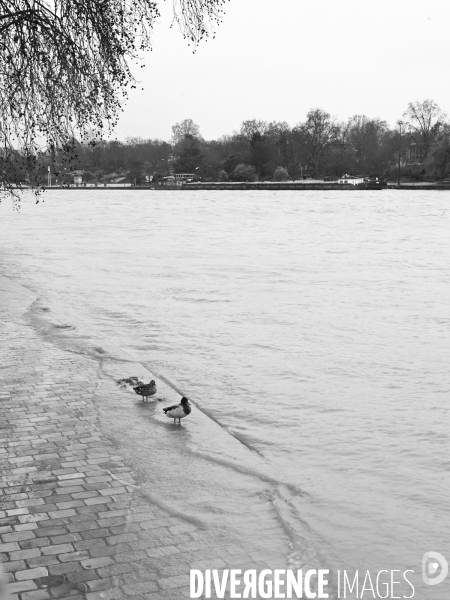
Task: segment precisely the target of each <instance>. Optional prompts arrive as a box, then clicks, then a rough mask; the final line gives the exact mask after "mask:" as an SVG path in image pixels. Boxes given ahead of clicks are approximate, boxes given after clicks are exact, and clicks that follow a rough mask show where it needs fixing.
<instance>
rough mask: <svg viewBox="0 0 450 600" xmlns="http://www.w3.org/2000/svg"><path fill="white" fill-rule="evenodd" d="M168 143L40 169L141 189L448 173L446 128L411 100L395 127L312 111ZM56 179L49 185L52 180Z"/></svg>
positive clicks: (180, 128)
mask: <svg viewBox="0 0 450 600" xmlns="http://www.w3.org/2000/svg"><path fill="white" fill-rule="evenodd" d="M172 133H173V135H172V139H171V140H170V142H166V141H162V140H155V139H148V140H144V139H141V138H128V139H127V140H125V141H122V142H121V141H99V142H96V143H90V144H79V143H75V144H74V145H75V151H76V160H75V161H72V164H71V165H70V170H69V167H68V166H66V167H65V168H64V164H63V163H62V161H59V157H58V153H56V154H53V155H52V156H49V154H48V153H47V154H46V155H43V156H42V157H40V162H41V165H42V167H41V168H42V170H43V172H45V170H46V169H47V168H48V164H50V162H51V163H52V164H51V165H50V166H51V171H52V173H53V176H54V178H55V179H58V182H59V183H70V182H73V172H74V169H78V170H79V171H80V172H82V175H83V181H84V182H89V181H97V182H99V183H102V182H112V181H116V182H118V181H122V182H131V183H134V184H136V185H141V184H143V183H145V182H148V181H151V180H152V179H159V178H162V177H165V176H167V175H168V174H169V172H175V173H190V174H192V175H194V176H195V178H198V179H202V180H206V181H212V180H213V181H255V180H262V181H264V180H275V181H283V180H287V179H301V178H304V177H324V176H328V177H330V178H338V177H340V176H342V175H343V174H344V173H348V174H354V175H365V176H373V175H377V176H379V177H383V178H397V175H398V163H399V156H400V164H401V176H402V177H403V178H412V179H417V180H421V179H438V178H445V177H447V176H449V175H450V125H449V123H448V122H447V121H446V115H445V114H444V113H443V111H442V110H441V109H440V108H439V107H438V106H437V104H436V103H435V102H434V101H432V100H425V101H423V102H411V103H410V104H409V105H408V107H407V109H406V111H405V113H404V115H403V121H402V122H401V127H400V125H398V124H397V126H396V127H395V128H390V127H389V126H388V124H387V123H386V121H382V120H381V119H378V118H369V117H367V116H364V115H355V116H353V117H351V118H350V119H349V120H348V121H347V122H339V121H338V120H337V119H336V118H334V117H332V116H331V115H330V114H329V113H327V112H326V111H324V110H322V109H319V108H315V109H311V110H310V111H309V112H308V113H307V115H306V119H305V121H304V122H300V123H298V124H297V125H295V126H294V127H290V126H289V125H288V124H287V123H286V122H279V121H272V122H266V121H260V120H256V119H252V120H247V121H244V122H243V123H242V124H241V126H240V129H239V131H236V132H234V133H233V134H232V135H224V136H222V137H220V138H218V139H216V140H205V139H203V137H202V136H201V133H200V129H199V127H198V125H197V124H196V123H194V122H193V121H192V120H191V119H186V120H184V121H181V122H180V123H176V124H175V125H174V126H173V127H172ZM53 182H54V180H53Z"/></svg>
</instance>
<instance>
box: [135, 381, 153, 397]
mask: <svg viewBox="0 0 450 600" xmlns="http://www.w3.org/2000/svg"><path fill="white" fill-rule="evenodd" d="M133 390H134V391H135V392H136V394H139V396H142V402H144V400H145V398H148V397H149V396H154V395H155V394H156V383H155V381H154V380H153V379H152V380H151V381H150V383H144V384H142V385H137V386H136V387H134V388H133Z"/></svg>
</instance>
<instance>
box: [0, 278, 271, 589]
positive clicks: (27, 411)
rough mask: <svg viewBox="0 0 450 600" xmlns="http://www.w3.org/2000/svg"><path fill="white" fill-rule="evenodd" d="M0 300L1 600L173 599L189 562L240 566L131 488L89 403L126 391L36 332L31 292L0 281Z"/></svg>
mask: <svg viewBox="0 0 450 600" xmlns="http://www.w3.org/2000/svg"><path fill="white" fill-rule="evenodd" d="M0 296H1V302H0V320H1V324H2V328H1V330H2V334H1V337H0V368H1V373H2V376H1V384H2V385H1V388H0V423H1V425H0V466H1V473H2V475H1V479H0V492H1V494H2V496H3V498H2V501H1V502H0V556H1V560H2V561H3V567H4V570H5V571H6V572H7V577H8V582H9V591H10V594H11V599H12V600H47V599H49V600H50V599H56V598H58V599H63V600H68V599H69V598H70V600H83V599H87V600H115V599H117V600H122V599H133V600H145V599H150V598H151V599H152V600H173V599H174V598H183V597H189V587H188V579H189V569H191V568H222V567H223V566H225V565H226V564H228V563H230V564H236V561H237V562H238V563H239V564H245V565H248V564H252V562H253V561H252V557H251V555H250V554H251V553H250V552H249V551H247V550H246V548H244V547H239V546H236V545H233V546H230V545H227V543H226V540H225V539H224V540H222V541H223V545H220V544H218V543H217V540H214V542H212V541H211V539H210V535H209V533H208V531H207V530H205V529H204V528H202V527H199V526H197V525H196V524H194V523H188V522H186V521H185V520H183V519H182V518H179V517H177V516H176V515H174V514H169V513H168V512H167V511H165V510H163V509H162V508H160V507H158V506H156V505H155V504H153V503H151V502H149V501H148V498H144V497H143V496H142V495H141V493H140V486H139V481H138V477H137V476H136V474H135V473H133V470H132V468H131V467H130V465H129V462H128V461H127V460H126V459H125V458H124V455H123V453H122V452H121V450H120V448H118V447H117V446H116V445H115V444H113V443H112V442H111V441H110V440H109V439H108V438H107V437H106V436H105V434H104V433H103V432H102V430H101V428H100V418H99V411H98V404H99V403H100V402H104V403H105V402H109V403H116V404H118V403H123V402H127V401H128V400H129V397H128V396H126V395H125V392H124V391H123V390H121V389H120V388H118V387H117V386H113V385H111V386H109V387H105V385H104V382H101V381H100V380H99V377H98V372H97V371H98V363H97V361H95V360H94V359H93V358H90V357H88V356H86V355H84V356H83V355H80V354H77V353H74V352H67V351H64V350H62V349H60V348H58V347H57V346H56V345H54V344H53V343H51V342H50V341H47V340H46V339H44V338H42V337H41V336H40V335H38V334H37V333H36V331H35V330H34V329H33V327H31V325H30V321H29V315H28V313H27V311H28V310H29V307H30V305H31V304H32V303H34V302H35V301H36V300H37V296H36V295H35V294H33V293H32V292H30V291H29V290H27V289H26V288H24V287H22V286H20V285H18V284H16V283H14V282H13V281H11V280H9V279H7V278H5V277H3V276H0ZM206 559H208V560H207V564H206ZM272 564H274V563H273V561H272V562H271V565H272ZM255 567H256V565H255ZM249 568H250V567H249ZM259 568H261V564H260V565H259ZM272 568H273V567H272Z"/></svg>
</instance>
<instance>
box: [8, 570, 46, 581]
mask: <svg viewBox="0 0 450 600" xmlns="http://www.w3.org/2000/svg"><path fill="white" fill-rule="evenodd" d="M46 575H48V571H47V569H46V568H45V567H36V568H34V569H25V570H24V571H17V572H16V575H15V577H16V579H17V581H22V580H23V579H37V578H38V577H45V576H46Z"/></svg>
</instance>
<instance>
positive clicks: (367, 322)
mask: <svg viewBox="0 0 450 600" xmlns="http://www.w3.org/2000/svg"><path fill="white" fill-rule="evenodd" d="M0 217H1V222H0V236H1V242H0V244H1V255H0V267H1V269H2V271H3V273H4V274H5V275H7V276H9V277H11V278H13V279H15V280H16V281H18V282H19V283H22V284H23V285H25V286H27V287H30V288H31V289H33V290H34V291H36V292H37V293H38V294H39V295H40V296H41V300H40V304H39V305H37V306H36V307H34V309H35V311H38V310H39V308H42V306H43V305H45V306H46V307H47V308H50V311H47V312H49V314H50V317H48V318H49V319H50V322H52V323H53V326H54V325H55V324H57V325H59V327H54V330H55V331H54V337H55V340H56V341H57V342H58V343H63V344H65V347H67V348H68V349H72V350H75V351H79V352H89V353H90V354H91V355H92V356H94V357H95V358H96V359H97V360H98V361H99V364H101V369H100V374H101V376H102V377H103V378H104V379H105V385H110V386H112V385H113V383H114V381H113V380H114V379H118V378H120V377H129V376H131V375H135V374H136V373H134V372H130V369H131V368H135V367H134V365H133V367H131V366H130V365H132V364H133V363H127V362H123V361H122V362H121V361H120V360H119V359H123V358H124V357H125V358H126V359H134V360H135V361H137V362H138V363H141V364H142V365H143V366H144V367H146V368H147V369H148V370H149V371H150V372H151V373H154V374H155V375H156V377H157V378H158V380H159V381H160V382H161V381H166V383H168V384H169V387H168V388H165V387H164V385H163V384H161V385H162V387H161V388H160V389H162V390H167V393H166V395H167V398H168V399H170V398H171V394H174V392H172V390H173V389H177V390H179V391H181V392H182V393H184V394H185V395H188V396H189V397H190V398H191V399H192V401H193V403H194V409H193V414H192V415H191V416H190V417H189V418H188V419H186V421H185V422H184V423H183V427H181V428H178V429H176V428H174V427H173V425H172V424H171V423H170V422H168V421H167V419H165V418H164V415H163V414H162V411H161V410H160V408H161V405H159V404H154V403H149V404H148V405H146V406H144V405H142V403H139V402H138V401H137V400H136V397H135V396H134V395H133V394H131V393H130V392H129V391H126V390H125V391H123V392H119V390H118V389H116V390H113V391H114V395H113V398H114V400H113V402H112V403H111V405H110V406H107V405H105V406H102V407H100V410H101V411H102V413H103V422H104V426H105V428H107V429H108V431H110V432H111V434H112V435H113V436H114V437H115V439H116V440H117V441H118V442H119V443H120V444H121V445H122V446H123V448H124V451H128V453H129V455H130V459H131V460H132V461H134V464H135V468H136V469H137V470H138V471H140V472H141V476H142V481H143V486H144V487H146V489H147V491H148V493H149V495H150V496H151V498H153V500H155V501H158V502H161V503H163V504H164V505H165V506H166V507H167V508H168V510H169V509H170V510H174V511H176V512H180V511H181V512H184V513H185V514H186V516H187V518H192V519H193V520H194V521H195V520H197V519H199V520H201V521H203V522H204V523H205V524H206V526H208V527H211V528H212V529H213V528H214V527H220V528H222V529H223V530H229V532H230V536H233V535H234V536H236V537H237V538H239V537H240V538H242V539H244V540H249V541H251V542H255V543H260V545H265V546H266V547H269V548H270V549H272V548H273V549H276V550H277V552H278V551H279V552H281V553H284V555H285V556H286V560H288V561H289V562H290V564H291V565H299V566H307V565H312V564H315V565H321V566H322V567H324V568H330V569H338V568H341V569H342V568H346V569H349V570H351V569H356V568H359V569H363V570H366V569H372V570H374V571H378V570H380V569H400V570H405V569H414V570H415V571H416V572H417V573H418V572H419V571H420V562H421V558H422V555H423V553H424V552H425V551H428V550H435V551H439V552H441V553H443V554H445V552H446V551H447V554H448V555H449V558H450V547H449V539H450V518H449V516H448V514H449V512H448V511H449V492H450V482H449V479H450V455H449V450H450V444H449V428H448V419H449V394H450V380H449V368H448V362H449V354H450V333H449V325H450V310H449V304H450V286H449V283H450V276H449V266H448V265H449V259H450V233H449V232H450V194H449V193H448V192H433V191H424V192H414V193H412V192H406V191H402V192H395V191H388V190H385V191H382V192H359V191H354V192H337V191H336V192H332V191H330V192H319V191H310V192H294V191H290V192H232V193H231V192H170V191H167V192H150V191H149V192H144V191H125V190H124V191H109V192H108V191H106V190H105V191H75V190H71V191H52V192H47V193H46V194H45V202H44V203H43V204H42V203H41V204H39V205H35V204H34V202H33V201H32V200H29V199H28V200H26V201H24V202H23V205H22V209H21V211H20V213H15V212H13V211H12V210H11V207H10V205H9V204H8V203H7V202H5V201H4V202H3V204H2V206H1V207H0ZM36 314H37V313H36ZM61 325H62V326H63V327H61ZM36 327H39V323H38V320H37V321H36ZM50 331H51V329H49V326H48V327H47V328H46V329H45V333H46V335H48V334H49V332H50ZM143 374H145V369H144V370H143V372H142V375H143ZM137 375H139V373H138V374H137ZM107 382H109V383H107ZM117 394H119V396H117ZM121 394H122V396H121ZM122 397H123V399H122ZM173 398H174V399H175V398H178V395H177V394H175V395H174V396H173ZM418 582H419V578H418V579H417V583H418ZM418 585H420V584H419V583H418ZM443 585H444V586H445V584H443ZM437 587H438V586H436V588H437ZM423 594H424V595H423V596H422V598H430V599H435V598H436V599H438V598H439V599H440V598H448V588H447V592H445V593H444V588H443V587H441V588H440V590H439V591H438V590H437V589H432V588H429V590H428V591H426V592H423ZM426 594H428V595H426ZM439 594H444V595H442V596H441V595H439ZM371 597H372V596H371Z"/></svg>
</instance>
